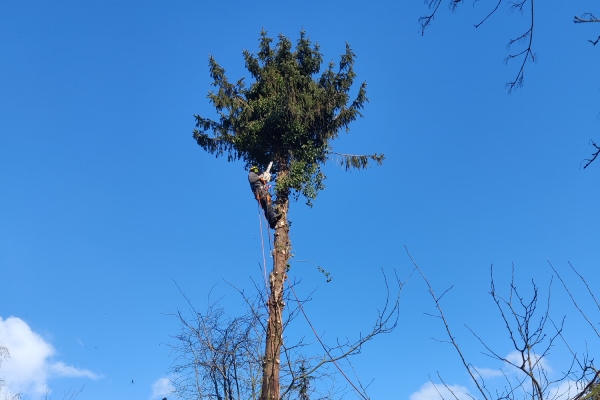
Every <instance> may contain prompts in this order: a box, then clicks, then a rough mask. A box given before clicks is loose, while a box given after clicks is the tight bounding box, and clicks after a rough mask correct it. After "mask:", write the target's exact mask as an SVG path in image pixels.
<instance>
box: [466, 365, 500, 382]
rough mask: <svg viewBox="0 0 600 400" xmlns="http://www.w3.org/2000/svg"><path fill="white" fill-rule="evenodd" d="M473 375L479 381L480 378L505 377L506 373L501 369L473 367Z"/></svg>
mask: <svg viewBox="0 0 600 400" xmlns="http://www.w3.org/2000/svg"><path fill="white" fill-rule="evenodd" d="M472 372H473V375H474V376H475V377H476V378H477V380H479V379H480V378H483V379H487V378H497V377H499V376H504V372H502V370H501V369H492V368H481V367H472Z"/></svg>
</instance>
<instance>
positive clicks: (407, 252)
mask: <svg viewBox="0 0 600 400" xmlns="http://www.w3.org/2000/svg"><path fill="white" fill-rule="evenodd" d="M404 249H405V250H406V254H408V258H410V261H411V262H412V264H413V265H414V267H415V269H416V270H417V271H418V272H419V274H421V277H422V278H423V280H424V281H425V283H426V284H427V287H428V288H429V294H430V295H431V298H432V299H433V301H434V302H435V306H436V308H437V309H438V311H439V313H440V317H441V319H442V321H443V322H444V326H445V328H446V333H448V338H449V339H450V341H451V343H452V345H453V346H454V348H455V349H456V352H457V353H458V355H459V356H460V359H461V361H462V363H463V365H464V366H465V368H466V369H467V371H468V372H469V375H470V376H471V379H472V380H473V383H475V385H476V386H477V389H479V392H480V393H481V394H482V396H483V397H484V399H486V400H488V397H487V395H486V394H485V391H484V390H483V388H482V387H481V385H480V384H479V382H478V381H477V379H476V378H475V376H474V375H473V373H472V372H471V370H470V368H469V364H468V363H467V361H466V360H465V357H464V355H463V353H462V351H461V350H460V347H459V346H458V344H457V343H456V341H455V340H454V336H452V332H451V331H450V326H449V325H448V322H447V321H446V317H445V316H444V312H443V311H442V307H441V305H440V303H439V301H438V300H437V298H436V296H435V292H434V291H433V287H432V286H431V284H430V283H429V281H428V280H427V278H426V277H425V274H424V273H423V271H421V268H419V266H418V265H417V263H416V262H415V260H413V258H412V256H411V255H410V253H409V251H408V248H407V247H406V246H404Z"/></svg>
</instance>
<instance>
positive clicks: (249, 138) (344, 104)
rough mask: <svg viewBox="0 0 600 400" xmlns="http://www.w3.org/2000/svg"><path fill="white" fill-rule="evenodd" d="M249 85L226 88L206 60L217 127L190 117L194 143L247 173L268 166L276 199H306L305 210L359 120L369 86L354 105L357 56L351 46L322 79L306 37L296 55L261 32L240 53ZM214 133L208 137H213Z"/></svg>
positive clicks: (356, 164) (362, 163) (355, 161)
mask: <svg viewBox="0 0 600 400" xmlns="http://www.w3.org/2000/svg"><path fill="white" fill-rule="evenodd" d="M243 56H244V60H245V62H246V68H247V69H248V71H249V72H250V76H251V78H252V83H251V84H250V85H249V87H247V86H246V83H245V82H244V78H242V79H240V80H238V81H237V82H236V83H231V82H230V81H229V80H228V78H227V77H226V75H225V70H224V69H223V68H222V67H221V66H220V65H219V64H218V63H217V62H216V61H215V59H214V58H212V56H211V57H210V59H209V66H210V75H211V77H212V78H213V80H214V82H213V84H212V85H213V86H214V87H215V90H214V91H211V92H210V93H209V95H208V98H209V99H210V102H211V103H212V104H213V106H214V107H215V109H216V111H217V113H218V114H219V120H218V121H214V120H211V119H208V118H204V117H202V116H200V115H195V118H196V128H197V129H195V130H194V138H195V139H196V141H197V143H198V144H199V145H200V146H201V147H202V148H203V149H204V150H206V151H207V152H209V153H211V154H215V155H216V156H217V157H219V156H223V155H227V159H228V160H229V161H232V160H236V159H241V160H243V161H244V162H245V163H246V167H249V166H251V165H259V166H261V167H262V168H264V167H266V165H267V164H268V163H269V162H270V161H273V162H274V165H273V170H272V172H274V173H278V174H279V175H278V179H277V184H276V187H275V191H276V194H277V195H278V197H279V196H280V195H283V197H285V198H287V197H288V195H290V194H291V195H293V196H295V197H296V198H298V196H299V195H302V196H304V197H305V198H306V199H307V201H308V203H309V204H310V202H311V200H313V199H315V198H316V196H317V193H318V192H319V191H320V190H322V189H323V188H324V185H323V181H324V179H325V175H324V174H323V172H322V171H321V166H322V165H323V164H325V162H326V161H327V160H328V158H329V157H330V156H331V155H332V154H336V153H333V152H332V150H331V143H330V142H331V141H332V140H333V139H335V138H337V137H338V135H339V132H340V131H341V130H345V131H348V130H349V124H350V123H351V122H352V121H354V120H355V119H356V118H357V117H359V116H361V113H360V110H361V109H362V108H363V105H364V103H365V102H367V101H368V100H367V97H366V83H364V82H363V83H362V84H361V85H360V87H359V88H358V94H357V95H356V98H355V99H354V100H351V99H350V95H349V91H350V89H351V87H352V85H353V83H354V79H355V77H356V74H355V73H354V68H353V65H354V59H355V54H354V53H353V52H352V49H351V48H350V46H349V45H348V44H346V52H345V53H344V54H342V56H341V58H340V61H339V64H338V65H337V67H336V66H335V65H334V63H330V64H329V65H328V67H327V68H326V69H325V71H323V73H322V74H321V75H320V76H317V74H318V73H319V72H320V70H321V65H322V63H323V56H322V54H321V53H320V51H319V46H318V44H314V45H313V44H312V43H311V41H310V39H308V37H307V36H306V34H305V33H304V31H302V32H300V38H299V40H298V42H297V44H296V48H295V49H292V43H291V42H290V40H289V39H288V38H287V37H285V36H283V35H279V38H278V43H277V44H276V45H275V46H274V47H273V39H271V38H269V37H267V33H266V32H265V31H262V32H261V34H260V39H259V51H258V53H257V54H253V53H250V52H248V51H247V50H245V51H244V52H243ZM210 133H212V134H210ZM351 157H352V158H351V159H350V160H349V161H348V162H347V163H346V165H345V166H346V168H347V169H348V168H365V167H366V166H367V165H368V162H369V160H370V159H372V160H375V161H376V162H378V163H381V160H383V155H374V156H351Z"/></svg>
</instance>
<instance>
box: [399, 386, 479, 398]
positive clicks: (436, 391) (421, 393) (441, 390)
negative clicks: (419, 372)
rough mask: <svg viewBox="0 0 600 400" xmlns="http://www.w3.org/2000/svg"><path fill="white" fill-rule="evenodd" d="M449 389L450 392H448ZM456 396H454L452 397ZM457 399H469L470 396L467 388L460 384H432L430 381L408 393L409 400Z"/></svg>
mask: <svg viewBox="0 0 600 400" xmlns="http://www.w3.org/2000/svg"><path fill="white" fill-rule="evenodd" d="M450 390H451V391H452V393H454V395H452V393H450ZM454 396H456V397H454ZM455 398H458V399H459V400H471V399H472V397H471V396H470V395H469V390H468V389H467V388H466V387H464V386H460V385H448V387H446V386H444V385H443V384H436V385H434V384H433V383H431V382H427V383H426V384H424V385H423V386H421V388H420V389H419V390H418V391H417V392H414V393H413V394H411V395H410V397H409V399H410V400H441V399H455Z"/></svg>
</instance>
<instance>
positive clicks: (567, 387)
mask: <svg viewBox="0 0 600 400" xmlns="http://www.w3.org/2000/svg"><path fill="white" fill-rule="evenodd" d="M577 394H579V390H577V383H576V382H575V381H564V382H561V383H560V384H559V385H557V386H553V387H551V388H550V391H549V393H548V396H547V398H549V399H554V400H569V399H571V398H573V397H575V396H576V395H577Z"/></svg>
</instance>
